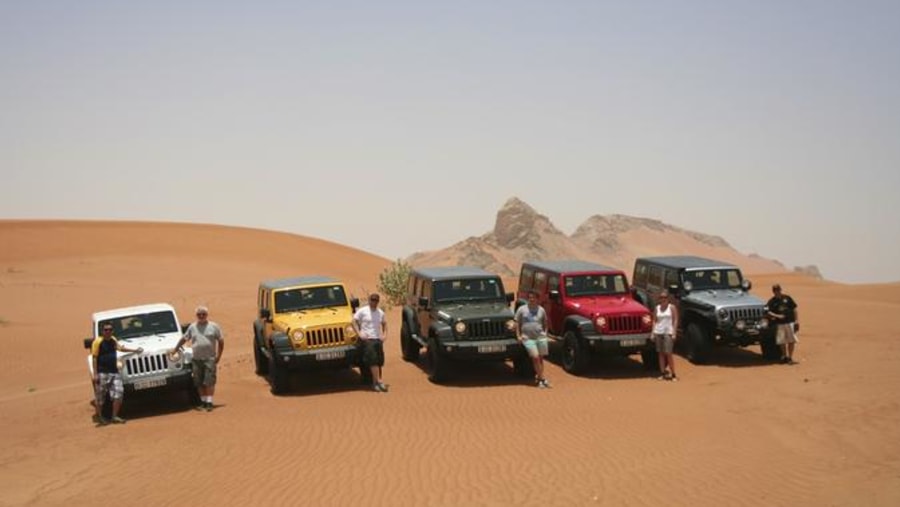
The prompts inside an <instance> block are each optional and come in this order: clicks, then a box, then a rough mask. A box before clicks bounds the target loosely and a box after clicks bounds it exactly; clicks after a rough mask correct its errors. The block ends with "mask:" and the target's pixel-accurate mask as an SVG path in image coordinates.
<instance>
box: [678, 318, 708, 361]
mask: <svg viewBox="0 0 900 507" xmlns="http://www.w3.org/2000/svg"><path fill="white" fill-rule="evenodd" d="M708 335H709V333H707V332H706V330H704V329H703V328H702V327H700V326H699V325H698V324H696V323H693V322H692V323H690V324H688V327H687V331H686V332H685V337H684V338H685V343H684V349H685V350H684V352H685V357H687V359H688V361H690V362H692V363H694V364H703V363H705V362H706V360H707V359H708V358H709V351H710V348H711V347H712V345H711V344H710V341H709V336H708Z"/></svg>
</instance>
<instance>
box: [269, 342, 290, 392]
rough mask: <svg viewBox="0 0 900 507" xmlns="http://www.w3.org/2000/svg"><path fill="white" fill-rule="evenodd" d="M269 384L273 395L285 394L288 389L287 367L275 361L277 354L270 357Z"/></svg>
mask: <svg viewBox="0 0 900 507" xmlns="http://www.w3.org/2000/svg"><path fill="white" fill-rule="evenodd" d="M269 383H270V384H271V386H270V387H271V390H272V394H283V393H284V392H285V391H287V388H288V371H287V367H285V366H284V365H282V364H279V363H278V361H276V360H275V353H274V352H272V354H271V356H270V357H269Z"/></svg>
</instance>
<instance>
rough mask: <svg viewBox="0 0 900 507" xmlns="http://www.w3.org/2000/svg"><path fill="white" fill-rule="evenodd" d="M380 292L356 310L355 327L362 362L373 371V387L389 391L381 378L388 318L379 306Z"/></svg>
mask: <svg viewBox="0 0 900 507" xmlns="http://www.w3.org/2000/svg"><path fill="white" fill-rule="evenodd" d="M380 299H381V297H379V296H378V294H375V293H373V294H371V295H370V296H369V304H368V305H366V306H363V307H361V308H360V309H359V310H356V313H355V314H354V315H353V329H354V330H355V331H356V335H357V336H359V340H360V343H361V345H362V364H363V367H364V368H366V367H368V368H369V369H370V371H371V372H372V389H373V390H374V391H376V392H379V393H386V392H387V391H388V386H387V384H385V383H384V381H383V380H382V378H381V369H382V367H383V366H384V339H385V337H386V336H387V320H385V318H384V310H382V309H381V308H378V301H379V300H380Z"/></svg>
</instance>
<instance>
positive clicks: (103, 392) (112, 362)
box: [91, 323, 144, 426]
mask: <svg viewBox="0 0 900 507" xmlns="http://www.w3.org/2000/svg"><path fill="white" fill-rule="evenodd" d="M100 333H101V334H100V336H98V337H97V338H96V339H94V342H93V343H92V344H91V356H92V357H93V363H94V395H95V396H96V400H95V403H94V408H95V409H96V411H97V414H96V415H95V416H94V421H95V422H96V423H97V424H99V425H101V426H102V425H106V424H109V423H111V422H112V423H115V424H122V423H124V422H125V419H122V418H121V417H119V410H121V409H122V398H124V396H125V387H124V386H123V385H122V375H121V374H120V373H119V364H118V362H119V356H118V354H117V352H136V353H138V354H140V353H142V352H143V351H144V349H142V348H136V349H131V348H128V347H126V346H125V345H122V344H121V343H119V341H118V340H116V337H115V336H113V326H112V324H110V323H102V324H101V325H100ZM107 395H109V399H110V400H112V418H111V419H109V420H107V419H106V418H104V417H103V404H104V403H105V401H106V396H107Z"/></svg>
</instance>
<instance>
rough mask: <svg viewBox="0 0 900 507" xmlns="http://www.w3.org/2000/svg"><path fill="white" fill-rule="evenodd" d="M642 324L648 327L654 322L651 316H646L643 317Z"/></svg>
mask: <svg viewBox="0 0 900 507" xmlns="http://www.w3.org/2000/svg"><path fill="white" fill-rule="evenodd" d="M641 322H643V323H644V325H645V326H646V325H648V324H650V323H651V322H653V319H652V318H650V315H644V316H643V317H641Z"/></svg>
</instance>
